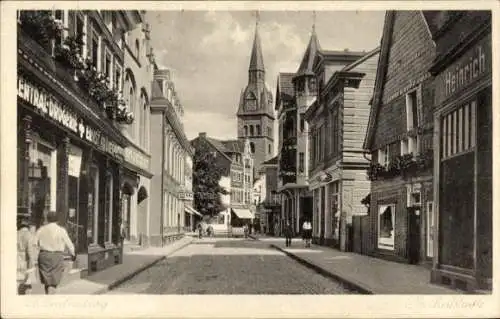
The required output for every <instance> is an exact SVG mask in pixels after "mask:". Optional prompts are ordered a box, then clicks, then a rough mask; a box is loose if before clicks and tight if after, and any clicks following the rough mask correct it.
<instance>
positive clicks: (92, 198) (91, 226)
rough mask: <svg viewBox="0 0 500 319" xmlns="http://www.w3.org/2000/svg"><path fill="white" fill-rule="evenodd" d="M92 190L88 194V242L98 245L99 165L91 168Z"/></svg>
mask: <svg viewBox="0 0 500 319" xmlns="http://www.w3.org/2000/svg"><path fill="white" fill-rule="evenodd" d="M89 176H90V183H89V184H90V190H89V193H88V204H89V210H88V212H89V213H88V219H87V242H88V243H89V244H94V245H97V232H98V225H99V169H98V166H97V165H92V166H91V167H90V175H89Z"/></svg>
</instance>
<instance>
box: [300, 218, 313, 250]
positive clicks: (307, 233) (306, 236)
mask: <svg viewBox="0 0 500 319" xmlns="http://www.w3.org/2000/svg"><path fill="white" fill-rule="evenodd" d="M311 237H312V224H311V222H310V221H309V220H308V219H306V220H305V221H304V223H303V224H302V239H303V240H304V243H305V246H306V247H311Z"/></svg>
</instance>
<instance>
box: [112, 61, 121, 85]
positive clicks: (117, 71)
mask: <svg viewBox="0 0 500 319" xmlns="http://www.w3.org/2000/svg"><path fill="white" fill-rule="evenodd" d="M114 81H115V82H114V85H113V88H115V89H116V90H118V91H121V90H122V68H121V66H120V65H119V64H118V63H115V78H114Z"/></svg>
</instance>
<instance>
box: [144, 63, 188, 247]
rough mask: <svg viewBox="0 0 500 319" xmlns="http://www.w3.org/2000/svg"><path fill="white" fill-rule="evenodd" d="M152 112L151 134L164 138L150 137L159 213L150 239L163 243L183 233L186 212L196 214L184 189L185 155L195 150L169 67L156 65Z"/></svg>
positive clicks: (155, 204) (154, 196) (154, 198)
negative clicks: (188, 133) (186, 133)
mask: <svg viewBox="0 0 500 319" xmlns="http://www.w3.org/2000/svg"><path fill="white" fill-rule="evenodd" d="M151 111H152V114H151V136H161V137H162V138H156V139H152V140H151V152H152V154H151V156H152V164H151V166H152V171H153V174H154V176H153V178H152V186H151V189H152V191H151V197H152V209H153V210H154V212H157V213H156V214H155V216H154V218H150V227H153V228H154V229H155V230H154V233H151V235H150V237H151V239H150V240H151V241H152V242H153V243H154V244H155V245H161V244H163V243H164V242H165V241H169V240H171V239H176V238H178V237H179V236H180V235H181V234H182V233H183V231H184V226H185V218H186V216H185V213H186V212H188V214H189V213H191V214H195V211H194V210H191V209H189V207H187V206H186V207H185V202H184V201H185V200H186V199H188V200H189V199H190V198H191V194H190V193H189V192H186V189H185V165H186V156H187V155H189V156H193V154H194V152H193V148H192V147H191V144H190V143H189V141H188V139H187V137H186V135H185V133H184V125H183V123H182V117H183V112H184V111H183V108H182V105H181V103H180V100H179V97H178V95H177V94H176V92H175V88H174V85H173V79H172V76H171V73H170V70H168V69H159V68H157V67H155V70H154V79H153V83H152V101H151Z"/></svg>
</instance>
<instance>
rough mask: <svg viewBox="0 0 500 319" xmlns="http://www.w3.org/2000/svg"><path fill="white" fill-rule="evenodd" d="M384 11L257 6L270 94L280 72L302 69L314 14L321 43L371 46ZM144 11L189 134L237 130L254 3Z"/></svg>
mask: <svg viewBox="0 0 500 319" xmlns="http://www.w3.org/2000/svg"><path fill="white" fill-rule="evenodd" d="M384 14H385V13H384V11H343V12H341V11H329V12H328V11H321V12H316V13H315V14H314V13H313V12H312V11H260V13H259V26H258V27H259V34H260V37H261V44H262V53H263V57H264V65H265V67H266V82H267V84H268V86H269V88H270V89H271V91H272V92H273V96H274V95H275V93H276V80H277V76H278V73H279V72H295V71H297V68H298V66H299V64H300V61H301V59H302V55H303V54H304V51H305V49H306V46H307V43H308V42H309V37H310V35H311V30H312V25H313V21H314V20H315V25H316V33H317V35H318V39H319V42H320V45H321V47H322V48H323V49H327V50H343V49H349V50H366V51H367V52H368V51H370V50H372V49H374V48H376V47H377V46H378V45H379V44H380V37H381V34H382V26H383V22H384ZM314 16H315V18H314ZM146 18H147V20H148V22H149V23H150V25H151V41H152V43H151V44H152V46H153V49H154V52H155V59H156V62H157V64H158V66H160V67H167V68H169V69H171V70H172V73H173V81H174V85H175V90H176V92H177V94H178V96H179V98H180V101H181V103H182V105H183V107H184V110H185V115H184V119H183V120H184V128H185V131H186V135H187V137H188V138H189V139H192V138H195V137H196V136H198V133H199V132H206V133H207V135H208V136H211V137H215V138H220V139H231V138H235V137H236V124H237V120H236V111H237V108H238V103H239V98H240V93H241V90H242V89H244V88H245V86H246V84H247V82H248V65H249V62H250V53H251V49H252V43H253V39H254V33H255V21H256V13H255V11H149V12H148V13H147V16H146ZM274 131H275V132H277V130H274ZM275 144H277V143H275Z"/></svg>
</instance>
